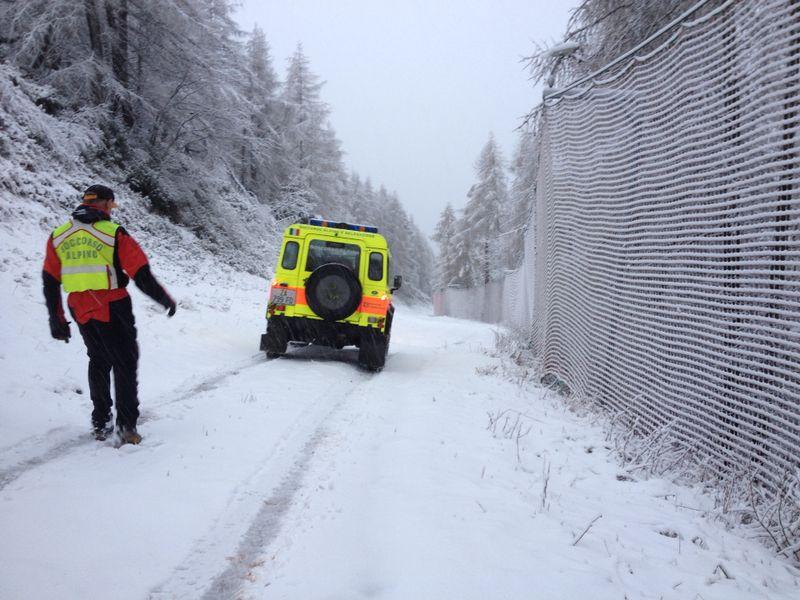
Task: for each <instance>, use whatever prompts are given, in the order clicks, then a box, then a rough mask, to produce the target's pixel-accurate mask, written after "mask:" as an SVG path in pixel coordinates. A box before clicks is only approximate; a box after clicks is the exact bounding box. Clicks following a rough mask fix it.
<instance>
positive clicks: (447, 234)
mask: <svg viewBox="0 0 800 600" xmlns="http://www.w3.org/2000/svg"><path fill="white" fill-rule="evenodd" d="M455 237H456V213H455V211H454V210H453V207H452V205H451V204H450V203H449V202H448V204H447V206H445V207H444V210H443V211H442V214H441V215H440V216H439V221H438V223H437V224H436V229H435V230H434V232H433V236H431V239H433V241H434V242H436V243H437V244H438V245H439V254H438V256H437V260H436V269H435V272H434V281H433V288H434V289H436V290H441V289H444V288H446V287H447V286H448V285H450V284H451V283H452V282H453V281H455V280H456V277H457V271H456V264H455V248H454V247H453V245H454V243H455Z"/></svg>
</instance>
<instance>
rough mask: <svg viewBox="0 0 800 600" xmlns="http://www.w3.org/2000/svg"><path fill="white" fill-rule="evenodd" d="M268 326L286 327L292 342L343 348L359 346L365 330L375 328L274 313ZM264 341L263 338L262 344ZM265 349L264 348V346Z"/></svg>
mask: <svg viewBox="0 0 800 600" xmlns="http://www.w3.org/2000/svg"><path fill="white" fill-rule="evenodd" d="M267 326H268V327H272V326H278V327H282V328H285V331H286V332H287V333H288V339H289V341H292V342H308V343H313V344H321V345H324V346H333V347H334V348H341V347H343V346H352V345H355V346H358V345H359V341H360V339H361V336H362V335H363V334H364V332H365V331H369V330H371V329H375V328H372V327H363V326H361V325H354V324H352V323H343V322H341V321H333V322H331V321H323V320H321V319H308V318H306V317H283V316H278V315H274V316H272V317H270V318H269V319H268V325H267ZM263 344H264V342H263V340H262V346H263ZM262 349H263V348H262Z"/></svg>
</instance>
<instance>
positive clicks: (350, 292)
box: [306, 263, 361, 321]
mask: <svg viewBox="0 0 800 600" xmlns="http://www.w3.org/2000/svg"><path fill="white" fill-rule="evenodd" d="M306 301H307V302H308V306H309V308H311V310H313V311H314V313H315V314H316V315H318V316H320V317H321V318H322V319H324V320H325V321H340V320H342V319H346V318H347V317H349V316H350V315H352V314H353V313H354V312H356V309H357V308H358V306H359V304H361V284H360V283H359V281H358V277H356V275H355V273H353V271H352V270H350V268H349V267H346V266H345V265H340V264H338V263H328V264H326V265H322V266H320V267H317V268H316V269H314V271H313V272H312V273H311V275H310V276H309V277H308V281H307V282H306Z"/></svg>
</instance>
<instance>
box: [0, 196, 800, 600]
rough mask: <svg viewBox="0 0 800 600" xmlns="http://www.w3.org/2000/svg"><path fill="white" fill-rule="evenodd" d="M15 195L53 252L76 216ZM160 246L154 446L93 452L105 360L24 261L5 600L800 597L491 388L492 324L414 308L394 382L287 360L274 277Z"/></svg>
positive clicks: (554, 425) (8, 447) (396, 358)
mask: <svg viewBox="0 0 800 600" xmlns="http://www.w3.org/2000/svg"><path fill="white" fill-rule="evenodd" d="M3 200H4V201H5V202H7V204H6V206H9V205H12V204H13V205H14V208H15V210H14V211H11V212H10V213H9V214H24V215H25V216H24V218H22V217H20V218H17V219H16V220H15V222H14V223H9V222H4V223H2V224H0V238H2V241H3V242H4V246H5V247H6V248H29V247H30V240H31V239H36V240H38V239H43V236H44V235H46V228H47V226H48V224H49V222H50V221H52V220H54V219H55V215H53V214H51V213H48V212H47V211H46V210H45V209H44V208H40V207H39V208H37V205H32V206H28V207H27V209H26V210H25V211H24V212H23V213H19V210H17V209H20V210H21V208H22V207H20V206H18V205H16V204H14V203H15V200H13V199H10V198H4V199H3ZM37 211H38V212H37ZM145 238H146V239H145V240H144V241H143V244H144V246H145V249H146V250H147V251H149V253H150V254H151V257H152V258H153V263H154V271H155V273H156V275H157V276H158V277H160V278H161V279H162V281H163V282H164V283H165V284H166V285H167V287H168V288H169V289H170V290H171V291H172V292H173V293H174V295H175V296H176V297H177V298H178V299H179V300H180V308H179V311H178V313H177V315H176V316H175V317H174V318H173V319H167V318H166V317H165V316H164V314H163V313H162V311H161V310H160V309H159V308H156V307H154V306H153V304H152V303H151V302H150V301H149V299H147V298H145V297H143V296H142V295H141V294H140V293H138V291H136V290H135V289H133V290H132V295H133V296H134V309H135V313H136V316H137V321H138V325H139V334H140V346H141V349H142V360H141V378H140V379H141V401H142V409H143V420H142V423H141V427H140V429H141V432H142V433H143V435H144V437H145V439H144V442H143V444H142V445H141V446H140V447H123V448H122V449H120V450H117V449H115V448H114V447H113V446H111V445H110V444H108V443H97V442H94V441H92V440H90V439H89V437H88V435H87V431H88V417H89V411H90V402H89V399H88V397H87V391H86V382H85V369H86V358H85V356H84V349H83V345H82V343H81V341H80V339H79V338H77V337H75V338H73V340H72V342H71V343H70V344H68V345H66V344H63V343H60V342H56V341H53V340H51V339H49V333H48V330H47V321H46V311H45V309H44V306H43V305H42V301H41V298H40V296H41V292H40V283H39V269H40V261H41V255H40V254H38V255H37V253H26V252H17V253H13V252H9V253H6V255H5V256H4V257H3V259H2V260H0V339H1V341H2V343H0V397H2V402H1V403H0V440H2V442H0V507H2V510H0V539H2V540H3V543H2V544H0V598H4V599H5V598H51V597H59V598H88V597H98V596H100V597H109V598H121V599H123V598H200V597H206V598H234V597H243V598H287V599H293V598H302V599H316V598H319V599H323V598H342V599H350V598H387V599H388V598H392V599H395V598H396V599H408V598H421V599H427V598H431V599H434V598H436V599H439V598H460V599H461V598H475V599H485V598H531V597H537V598H585V597H587V596H592V597H593V598H597V599H605V598H609V599H611V598H613V599H620V598H623V597H624V596H625V595H627V597H628V598H673V599H679V598H697V597H700V598H704V599H706V600H710V599H712V598H718V599H725V600H731V599H738V598H797V597H798V594H800V587H798V577H797V573H796V572H795V571H793V570H792V569H791V568H790V567H789V566H788V565H786V564H785V563H784V562H782V561H781V560H780V559H777V558H775V557H773V556H772V555H770V553H769V552H768V551H767V550H766V549H764V548H762V547H761V546H760V545H758V544H756V543H754V542H751V541H748V540H744V539H742V538H740V537H739V536H738V535H737V534H736V532H729V531H726V530H724V529H723V527H722V526H721V525H719V524H716V523H713V522H710V521H709V520H707V519H706V518H705V517H704V512H705V511H706V510H708V509H710V508H711V501H710V500H709V499H707V498H705V497H703V496H702V495H701V494H699V493H698V492H696V491H694V490H690V489H686V488H681V487H678V486H675V485H673V484H671V483H668V482H665V481H661V480H650V481H643V482H635V481H626V480H623V481H620V480H618V478H617V475H618V474H619V470H618V468H617V464H616V462H615V459H614V457H613V456H611V455H610V454H609V452H608V451H607V450H606V449H605V448H604V432H603V431H602V430H601V429H600V428H598V427H596V426H592V425H590V424H588V423H586V422H584V421H582V420H581V419H579V418H578V417H576V416H575V415H573V414H571V413H569V412H568V411H566V410H565V409H564V408H563V406H562V405H561V404H560V401H559V400H558V399H557V398H551V397H548V396H546V395H544V394H543V393H542V392H541V391H540V390H537V389H535V388H524V387H520V386H518V385H516V384H512V383H510V382H508V381H504V380H503V379H501V378H500V377H498V376H496V375H493V374H491V373H492V371H493V369H494V368H496V366H497V365H498V364H499V362H500V359H497V358H493V357H491V356H489V355H488V354H487V353H486V349H487V348H489V347H490V346H491V344H492V341H493V334H492V330H491V329H490V328H489V327H488V326H486V325H483V324H478V323H471V322H465V321H457V320H451V319H444V318H433V317H430V316H427V315H426V314H424V311H423V312H415V311H412V310H410V309H408V308H404V307H401V309H400V310H399V311H398V316H397V318H396V322H395V327H396V329H395V332H394V336H393V342H392V343H393V345H392V349H391V352H390V359H389V362H388V365H387V368H386V369H385V370H384V372H382V373H380V374H377V375H372V374H368V373H364V372H362V371H360V370H359V369H358V368H357V367H356V365H355V358H356V354H355V350H353V349H346V350H344V351H341V352H333V351H327V350H324V349H316V348H296V349H294V350H293V355H292V356H291V357H290V358H286V359H279V360H275V361H266V360H265V359H264V358H263V356H262V355H261V354H260V353H258V352H257V351H256V349H257V345H258V336H259V335H260V333H261V332H262V330H263V326H264V319H263V310H264V300H265V295H266V286H267V282H266V277H264V278H257V277H253V276H251V275H243V274H239V273H235V272H233V271H230V270H225V269H221V268H220V267H218V266H217V265H215V264H214V262H213V261H212V260H211V259H210V257H208V256H207V255H205V254H203V253H198V254H197V255H196V256H195V258H194V260H192V261H188V260H184V259H178V260H173V257H172V255H171V253H170V252H168V251H167V250H168V249H165V248H162V247H158V246H155V245H153V243H152V240H151V239H149V238H147V236H145ZM73 335H74V336H77V335H78V333H77V329H75V328H73ZM482 373H483V374H482ZM503 411H508V412H507V413H505V414H506V415H508V416H509V417H511V419H512V420H511V421H510V423H511V424H513V423H515V422H516V421H515V419H516V417H515V416H514V415H515V414H516V413H515V412H514V411H518V412H519V413H522V414H523V417H522V418H521V419H520V423H521V425H522V427H523V428H524V431H527V430H528V427H529V426H530V427H531V429H530V432H529V433H528V434H527V435H525V436H523V437H521V438H520V440H519V444H517V443H516V440H515V439H514V436H513V434H512V436H511V439H507V437H506V436H505V435H504V434H503V425H504V423H505V421H504V419H503V418H502V417H501V418H500V420H499V422H498V425H497V427H496V428H494V430H493V431H492V430H489V429H487V425H488V424H489V422H490V420H489V415H492V416H497V415H498V414H500V413H502V412H503ZM548 466H549V478H548V485H547V491H546V493H545V492H544V479H545V478H544V473H546V472H547V469H548ZM597 515H602V517H601V518H600V519H598V520H597V521H596V522H595V523H594V525H593V526H592V527H591V529H590V530H589V531H588V532H587V533H586V534H585V536H584V537H583V538H582V539H581V540H580V541H579V542H578V543H577V544H575V545H573V542H574V541H575V539H576V538H577V537H578V536H579V535H580V534H581V532H582V531H583V530H584V529H585V528H586V526H587V525H588V524H589V523H590V522H591V521H592V520H593V519H594V518H595V517H596V516H597ZM723 570H724V572H726V573H728V575H729V576H730V577H732V579H728V578H727V577H726V576H725V574H724V573H723Z"/></svg>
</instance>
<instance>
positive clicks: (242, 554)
mask: <svg viewBox="0 0 800 600" xmlns="http://www.w3.org/2000/svg"><path fill="white" fill-rule="evenodd" d="M362 376H363V379H362V380H361V381H360V382H359V383H358V384H356V385H354V386H353V387H352V388H351V389H350V390H348V391H347V393H346V394H345V395H343V396H342V397H340V398H339V399H338V400H337V401H336V402H335V403H334V404H333V406H331V407H329V408H328V409H327V410H325V411H319V413H321V414H319V413H318V415H317V417H316V419H315V420H314V422H315V423H316V426H312V427H313V430H312V431H311V433H310V435H309V436H308V437H307V438H306V441H305V443H303V442H302V438H303V437H304V436H305V435H306V434H307V432H308V429H309V428H301V424H302V423H303V422H304V421H307V420H308V413H309V412H312V411H313V409H314V408H315V407H317V406H318V405H319V404H318V402H317V401H318V398H315V399H314V400H312V401H310V402H309V408H308V410H304V411H303V412H302V413H301V414H300V415H299V416H298V417H297V418H296V419H295V420H294V422H293V423H292V425H290V426H289V428H288V429H287V431H286V432H285V434H284V435H283V436H282V438H281V440H280V441H279V442H278V443H277V445H276V448H275V449H274V450H273V452H272V453H271V455H270V456H269V457H268V458H267V459H265V461H270V462H269V463H268V464H265V465H264V467H263V468H262V469H259V472H262V471H264V470H267V469H268V467H269V466H270V465H271V463H272V462H273V461H274V460H278V459H279V458H280V455H282V454H286V453H291V452H292V451H293V449H296V448H297V446H298V445H299V446H300V449H299V451H297V450H296V451H295V454H294V460H292V461H291V463H290V464H291V466H290V467H289V468H288V471H287V472H286V473H285V475H284V476H283V478H282V479H281V480H280V483H279V484H278V485H277V487H275V488H274V489H273V491H272V493H271V494H270V496H269V497H268V498H267V499H266V500H263V501H262V502H261V504H260V506H259V509H258V511H257V513H256V514H255V515H254V516H253V517H252V519H251V521H250V524H249V526H248V527H247V530H246V531H245V532H244V533H243V534H242V535H241V536H240V537H239V542H238V545H237V547H236V550H235V551H234V552H233V553H232V554H231V553H227V554H228V556H227V558H228V561H229V563H228V566H227V567H226V568H225V569H224V570H222V571H221V572H219V573H218V574H217V575H216V576H214V578H213V579H211V580H210V583H208V580H206V581H205V582H203V581H199V580H200V579H202V575H203V573H205V572H206V571H205V570H204V568H198V567H199V566H200V565H199V563H202V562H204V560H205V562H207V561H208V560H209V559H208V558H207V557H206V555H207V553H208V552H209V551H210V550H213V548H214V547H215V546H216V545H217V544H215V543H214V540H213V539H212V540H210V541H208V542H205V543H203V542H201V543H200V544H199V545H197V546H195V548H193V549H192V550H191V551H190V553H189V556H188V557H187V559H186V560H185V561H184V562H183V563H182V564H181V565H179V566H178V567H177V568H176V569H175V570H174V572H173V574H172V576H171V577H170V578H169V579H168V580H167V581H166V582H165V583H162V584H160V585H159V586H157V587H156V588H154V589H153V590H152V591H151V592H150V594H149V595H148V598H150V599H151V600H160V599H167V598H183V597H199V598H202V599H203V600H216V599H218V598H235V597H237V594H238V592H239V591H240V590H241V588H242V586H243V584H244V583H245V582H246V581H247V576H248V573H249V572H250V571H252V570H253V568H254V567H256V566H257V561H258V559H259V557H260V556H261V555H262V554H263V552H264V550H265V549H266V548H267V547H268V546H269V545H270V544H271V543H272V542H273V541H274V540H275V539H276V538H277V536H278V534H279V533H280V531H281V527H282V523H283V518H284V517H285V516H286V513H287V512H288V511H289V509H290V508H291V506H292V504H293V501H294V498H295V496H296V494H297V492H298V491H299V490H300V489H302V485H303V477H304V476H305V474H306V472H307V471H308V467H309V464H310V463H311V460H312V459H313V458H314V455H315V454H316V451H317V449H318V448H319V446H320V445H321V444H322V442H323V441H324V440H325V439H326V438H327V437H328V429H327V425H326V424H327V422H328V421H329V419H330V418H331V417H332V416H333V415H334V414H335V413H336V412H337V411H339V410H340V409H341V408H342V407H343V406H344V405H345V403H346V402H347V400H348V399H350V398H351V397H352V396H353V395H354V394H356V393H357V392H358V391H359V390H361V388H363V387H364V386H366V385H367V384H369V383H370V382H371V381H373V377H374V375H372V374H362ZM329 393H330V392H329V390H328V391H326V392H324V393H323V394H322V395H321V397H322V398H323V399H324V398H325V397H328V396H329ZM298 429H300V430H299V431H297V430H298ZM296 437H300V438H301V439H300V440H298V441H295V443H294V444H293V443H292V438H296ZM290 456H291V454H290ZM254 477H255V476H254ZM251 492H252V488H250V489H244V490H242V491H241V492H239V494H247V493H251ZM212 558H213V557H212ZM216 564H218V561H217V562H216ZM203 567H210V565H203ZM211 568H213V567H211Z"/></svg>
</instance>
